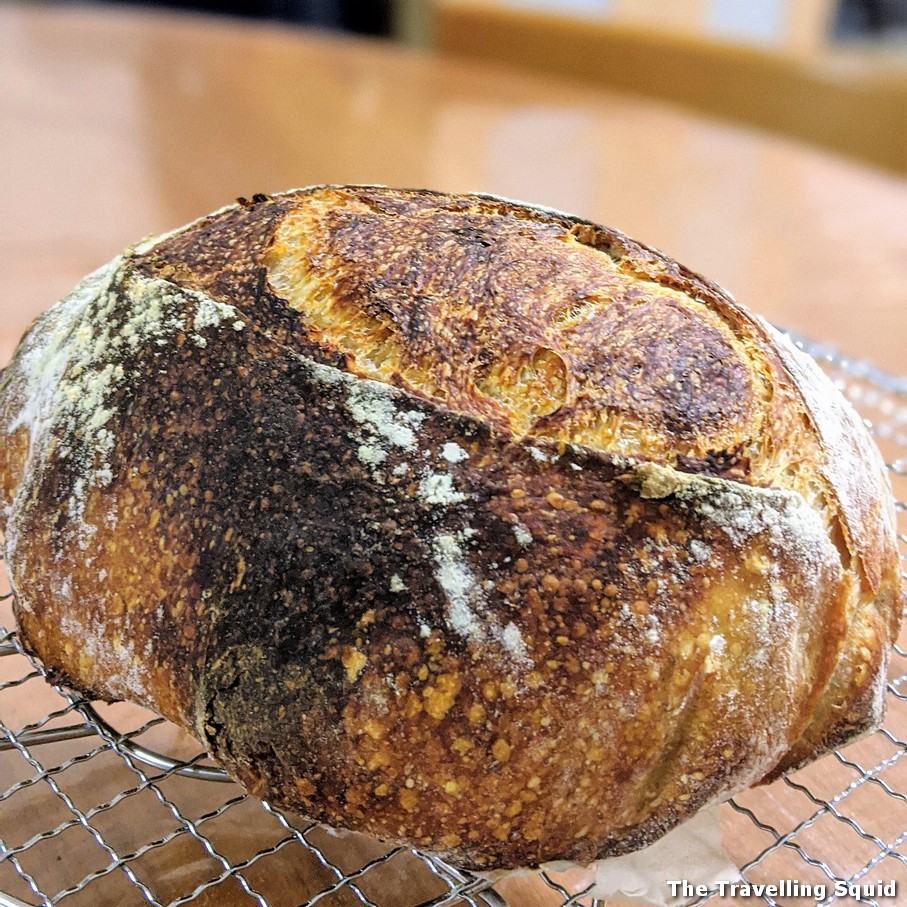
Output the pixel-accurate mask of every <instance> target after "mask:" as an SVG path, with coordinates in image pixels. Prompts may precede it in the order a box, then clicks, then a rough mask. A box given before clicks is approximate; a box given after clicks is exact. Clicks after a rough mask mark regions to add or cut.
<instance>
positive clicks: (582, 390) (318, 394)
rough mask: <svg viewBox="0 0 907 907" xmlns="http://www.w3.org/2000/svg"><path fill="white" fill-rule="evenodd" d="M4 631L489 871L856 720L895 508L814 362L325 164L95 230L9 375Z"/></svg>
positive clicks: (709, 792)
mask: <svg viewBox="0 0 907 907" xmlns="http://www.w3.org/2000/svg"><path fill="white" fill-rule="evenodd" d="M0 503H2V514H3V516H2V522H3V523H5V545H6V559H7V566H8V570H9V573H10V577H11V581H12V584H13V587H14V590H15V593H16V612H17V619H18V623H19V627H20V631H21V635H22V640H23V643H24V644H25V646H26V647H27V648H28V649H29V650H30V651H31V652H32V653H34V654H35V655H36V656H37V657H38V658H40V659H41V660H42V661H43V663H44V664H45V666H46V667H47V669H48V671H49V672H50V674H51V676H52V677H53V678H55V679H57V680H59V681H61V682H64V683H66V684H68V685H70V686H72V687H74V688H76V689H78V690H82V691H84V692H85V693H86V694H87V695H90V696H92V697H97V698H101V699H105V700H116V699H128V700H131V701H134V702H138V703H141V704H142V705H145V706H148V707H150V708H152V709H155V710H157V711H158V712H160V713H161V714H163V715H165V716H166V717H167V718H169V719H171V720H173V721H175V722H177V723H178V724H180V725H182V726H183V727H184V728H186V729H188V730H189V731H191V732H192V733H193V734H195V735H196V736H197V737H198V738H199V739H200V740H201V741H202V742H203V743H204V745H205V746H206V748H207V749H208V750H209V752H210V753H211V754H212V756H213V757H214V758H215V759H216V760H217V762H219V763H220V764H221V765H222V766H224V767H225V768H226V769H227V771H228V772H229V773H230V774H231V775H232V776H233V777H235V778H236V779H238V780H239V781H240V782H242V784H244V785H245V786H246V787H247V788H248V789H249V790H250V791H252V792H253V793H254V794H256V795H258V796H261V797H264V798H267V799H268V800H270V801H271V802H273V803H274V804H278V805H280V806H283V807H289V808H292V809H293V810H296V811H299V812H301V813H303V814H305V815H306V816H309V817H311V818H313V819H316V820H319V821H322V822H325V823H328V824H331V825H334V826H339V827H343V828H347V829H354V830H357V831H362V832H367V833H371V834H374V835H378V836H380V837H382V838H386V839H392V840H396V841H402V842H406V843H408V844H411V845H415V846H418V847H420V848H423V849H428V850H431V851H434V852H437V853H439V854H443V855H444V856H445V857H446V858H447V859H449V860H451V861H454V862H456V863H458V864H460V865H461V866H466V867H473V868H478V869H500V868H507V867H516V866H535V865H538V864H540V863H542V862H545V861H549V860H554V859H566V860H575V861H589V860H594V859H597V858H601V857H607V856H614V855H619V854H623V853H627V852H629V851H633V850H636V849H638V848H641V847H644V846H645V845H647V844H649V843H651V842H653V841H654V840H656V839H658V838H659V837H660V836H661V835H663V834H664V833H665V832H667V831H669V830H670V829H671V828H673V827H674V826H676V825H678V824H679V823H681V822H682V821H683V820H684V819H686V818H688V817H690V816H692V815H693V814H694V813H696V812H697V811H698V810H700V809H701V808H702V807H704V806H706V805H708V804H713V803H716V802H719V801H721V800H723V799H726V798H727V797H729V796H731V795H732V794H733V793H735V792H737V791H739V790H741V789H742V788H745V787H747V786H749V785H751V784H753V783H755V782H758V781H760V780H763V779H766V778H772V777H775V776H777V775H779V774H780V773H781V772H784V771H786V770H788V769H791V768H793V767H796V766H799V765H801V764H803V763H805V762H807V761H809V760H810V759H812V758H814V757H815V756H817V755H818V754H821V753H822V752H825V751H827V750H828V749H830V748H832V747H835V746H838V745H840V744H842V743H844V742H846V741H847V740H849V739H851V738H853V737H854V736H856V735H859V734H861V733H864V732H866V731H867V730H868V729H870V728H872V727H874V726H875V725H876V724H877V723H878V721H879V720H880V717H881V709H882V698H883V690H884V684H885V672H886V665H887V660H888V655H889V650H890V646H891V643H892V639H893V638H894V637H895V636H896V633H897V627H898V620H899V615H900V604H901V603H900V587H899V572H898V558H897V551H896V541H895V529H894V517H893V510H892V504H891V496H890V491H889V488H888V483H887V478H886V475H885V470H884V467H883V464H882V461H881V459H880V457H879V454H878V452H877V451H876V449H875V448H874V446H873V444H872V441H871V440H870V438H869V437H868V435H867V432H866V430H865V428H864V426H863V425H862V423H861V422H860V420H859V419H858V418H857V416H856V415H855V414H854V412H853V411H852V410H851V409H850V407H849V406H848V404H847V403H846V402H845V401H844V400H843V399H842V398H841V397H840V395H839V394H838V393H837V392H836V390H835V389H834V387H833V386H832V385H831V383H830V382H829V381H828V379H827V378H826V377H825V376H824V375H823V374H822V373H821V372H820V370H819V369H818V368H817V367H816V366H815V364H814V363H813V362H812V361H811V360H810V359H809V358H808V357H806V356H805V355H803V354H802V353H800V352H799V351H798V350H796V349H795V348H793V347H792V345H791V344H790V343H789V342H788V341H787V339H786V338H784V337H783V336H781V335H779V334H778V333H777V332H775V331H774V330H773V329H772V328H771V327H769V326H768V325H767V324H766V323H765V322H763V321H762V320H761V319H759V318H758V317H755V316H753V315H751V314H749V313H748V312H747V311H746V310H745V309H743V308H742V307H741V306H740V305H738V304H737V303H735V302H734V301H733V300H732V299H730V298H729V297H728V296H727V295H726V294H725V293H724V292H723V291H722V290H720V289H719V288H718V287H716V286H715V285H714V284H712V283H709V282H708V281H706V280H704V279H702V278H701V277H698V276H696V275H695V274H693V273H691V272H689V271H688V270H686V269H685V268H683V267H682V266H680V265H678V264H676V263H675V262H673V261H671V260H670V259H668V258H666V257H665V256H663V255H662V254H660V253H658V252H656V251H655V250H653V249H650V248H647V247H645V246H643V245H640V244H639V243H637V242H634V241H633V240H631V239H629V238H627V237H626V236H623V235H622V234H620V233H618V232H616V231H614V230H611V229H608V228H605V227H600V226H597V225H595V224H592V223H588V222H585V221H582V220H579V219H576V218H573V217H568V216H566V215H563V214H560V213H557V212H552V211H547V210H541V209H536V208H531V207H527V206H524V205H520V204H516V203H512V202H508V201H504V200H501V199H497V198H493V197H488V196H468V195H464V196H456V195H444V194H440V193H434V192H427V191H404V190H392V189H385V188H378V187H319V188H313V189H306V190H301V191H296V192H290V193H286V194H283V195H277V196H274V197H265V196H256V197H255V198H254V199H253V200H252V201H251V202H248V201H245V200H241V202H240V204H238V205H236V206H234V207H230V208H226V209H224V210H222V211H219V212H217V213H215V214H213V215H211V216H209V217H207V218H204V219H203V220H200V221H198V222H196V223H194V224H191V225H190V226H188V227H185V228H183V229H181V230H178V231H176V232H174V233H172V234H169V235H167V236H164V237H159V238H155V239H151V240H146V241H145V242H143V243H140V244H139V245H137V246H135V247H133V248H130V249H128V250H126V251H125V252H124V253H123V254H122V255H121V256H120V257H118V258H116V259H115V260H114V261H113V262H111V263H110V264H109V265H107V266H106V267H104V268H102V269H101V270H99V271H97V272H96V273H95V274H93V275H91V276H90V277H89V278H87V279H86V280H85V281H84V282H83V283H82V284H81V285H80V286H79V287H77V288H76V290H74V291H73V293H72V294H71V295H70V296H68V297H67V298H66V299H64V300H63V301H61V302H60V303H58V304H57V305H56V306H54V307H53V308H51V309H50V310H49V311H48V312H47V313H46V314H45V315H44V316H42V317H41V318H40V319H39V320H38V321H37V322H36V324H35V325H34V326H33V327H32V328H31V330H30V331H29V333H28V334H27V335H26V337H25V338H24V340H23V341H22V344H21V345H20V347H19V349H18V351H17V352H16V354H15V357H14V358H13V360H12V362H11V364H10V365H9V366H8V367H7V369H6V370H5V372H4V373H3V376H2V379H0Z"/></svg>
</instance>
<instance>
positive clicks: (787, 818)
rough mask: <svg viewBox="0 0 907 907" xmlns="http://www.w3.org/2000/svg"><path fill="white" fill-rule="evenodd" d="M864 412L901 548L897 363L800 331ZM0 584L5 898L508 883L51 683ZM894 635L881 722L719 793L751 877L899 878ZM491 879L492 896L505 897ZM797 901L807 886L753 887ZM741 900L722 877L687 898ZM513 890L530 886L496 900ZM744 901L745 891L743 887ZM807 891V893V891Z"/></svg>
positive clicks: (170, 899) (96, 900) (479, 900)
mask: <svg viewBox="0 0 907 907" xmlns="http://www.w3.org/2000/svg"><path fill="white" fill-rule="evenodd" d="M800 345H801V346H802V347H804V348H805V349H806V351H807V352H809V353H811V354H812V355H813V356H814V357H815V358H816V359H817V360H818V361H819V363H820V364H821V365H822V366H823V367H824V368H825V369H826V371H828V372H829V374H830V375H831V376H832V378H833V379H834V380H835V382H836V383H837V385H838V387H839V388H840V389H841V390H842V392H843V393H844V394H845V395H846V396H847V397H848V398H849V399H850V400H851V401H852V402H853V403H854V405H855V406H856V407H857V409H858V410H859V411H860V412H861V413H862V415H863V416H864V418H866V420H867V423H868V424H869V425H870V427H871V430H872V432H873V434H874V435H875V438H876V440H877V442H878V444H879V446H880V448H881V449H882V452H883V455H884V456H885V457H886V460H887V462H888V463H889V464H890V471H891V478H892V485H893V488H894V494H895V506H896V509H897V513H898V522H899V526H898V528H899V532H900V536H899V538H900V541H901V543H902V546H903V552H904V553H903V554H902V561H903V560H905V559H907V380H905V379H899V378H894V377H892V376H889V375H886V374H884V373H882V372H880V371H879V370H878V369H876V368H875V367H873V366H872V365H870V364H868V363H865V362H857V361H851V360H849V359H847V358H845V357H843V356H841V355H839V354H837V353H836V352H835V351H834V350H831V349H829V348H827V347H824V346H821V345H818V344H811V343H806V342H803V341H800ZM10 599H11V595H10V594H6V595H2V596H0V656H2V657H0V907H7V905H13V907H20V905H22V904H25V905H35V907H36V905H42V907H51V905H56V904H58V903H60V902H61V901H64V902H65V903H66V907H78V905H83V904H84V905H92V907H104V905H108V904H109V905H117V907H128V905H145V904H151V905H154V907H177V905H181V904H188V903H191V904H193V905H195V907H203V905H212V907H213V905H217V904H230V905H233V904H237V905H240V904H258V905H260V907H303V905H313V904H323V905H324V907H328V905H330V907H347V905H350V907H352V905H365V907H429V905H431V907H444V905H453V904H470V905H473V907H481V905H503V904H504V903H505V900H504V898H505V897H506V898H508V899H510V898H511V897H516V895H513V894H512V891H515V890H516V889H509V888H508V887H507V885H506V884H504V885H500V886H499V889H500V892H501V894H498V893H495V891H494V890H492V889H491V887H490V885H489V883H488V882H486V881H485V880H482V879H477V878H475V877H473V876H471V875H470V874H469V873H467V872H461V871H458V870H457V869H456V868H454V867H451V866H448V865H446V864H445V863H443V862H442V861H441V860H439V859H437V858H435V857H432V856H430V855H427V854H422V853H419V852H417V851H414V850H411V849H408V848H404V847H387V846H383V845H381V844H379V843H378V842H376V841H373V840H371V839H368V838H365V837H363V836H359V835H351V834H343V835H338V834H336V833H332V832H330V831H329V830H327V829H324V828H321V827H319V826H317V825H315V824H314V823H311V822H308V821H305V820H302V819H300V818H298V817H296V816H292V815H289V814H287V813H284V812H282V811H280V810H278V809H276V808H274V807H272V806H270V805H269V804H267V803H263V802H261V801H259V800H257V799H255V798H253V797H251V796H249V795H248V794H246V793H245V792H244V791H242V790H241V789H240V788H239V787H238V786H237V785H235V784H233V783H231V782H229V781H225V780H224V778H223V775H222V773H221V772H220V771H219V770H218V769H217V768H216V767H214V766H212V765H210V764H209V763H208V762H207V760H206V757H205V754H204V753H201V752H199V751H198V745H197V743H195V742H194V741H192V740H190V739H189V738H188V737H187V736H186V735H184V734H183V733H182V732H180V731H178V730H177V729H176V728H174V727H173V726H172V725H169V724H168V723H167V722H165V721H164V720H163V719H162V718H158V717H155V716H153V715H151V714H150V713H147V712H144V711H143V710H141V709H138V708H137V707H134V706H130V705H126V704H123V703H119V704H114V705H111V706H104V705H101V704H97V705H93V704H91V703H89V702H87V701H86V700H84V699H83V698H82V697H80V696H79V695H78V694H76V693H74V692H72V691H70V690H67V689H63V688H60V687H55V686H53V685H52V684H51V683H50V682H49V681H48V679H47V678H46V677H45V675H44V672H43V670H42V669H41V667H40V666H39V665H36V664H35V663H33V662H32V661H31V659H29V658H28V656H27V655H26V654H25V653H24V652H23V651H22V648H21V646H20V644H19V641H18V639H17V636H16V633H15V630H14V629H7V627H9V628H11V627H12V626H13V624H12V612H11V601H10ZM905 643H907V640H905V638H904V637H902V639H901V641H900V642H899V645H898V646H896V647H895V652H894V657H893V659H892V665H891V670H890V674H889V684H888V711H887V717H886V720H885V723H884V725H883V727H882V728H881V729H880V730H878V731H877V732H876V733H874V734H872V735H870V736H869V737H867V738H865V739H864V740H862V741H860V742H859V743H857V744H854V745H853V746H850V747H848V748H847V749H846V750H845V751H843V752H838V753H834V754H832V755H830V756H827V757H825V758H824V759H821V760H819V761H818V762H816V763H814V764H813V765H812V766H809V767H807V768H805V769H803V770H801V771H799V772H796V773H794V774H793V775H790V776H788V777H786V778H783V779H781V780H780V781H778V782H776V783H774V784H773V785H770V786H768V787H764V788H759V789H755V790H752V791H747V792H746V793H744V794H742V795H741V796H739V797H736V798H735V799H733V800H731V801H730V802H729V803H728V804H726V805H725V806H724V807H723V815H722V827H723V834H724V839H725V845H726V847H727V848H728V850H729V852H730V854H731V856H732V857H733V858H734V859H735V860H736V861H737V863H738V865H739V867H740V870H741V876H742V878H743V879H744V880H745V881H747V882H749V883H751V884H752V885H753V886H756V885H759V884H777V883H778V881H779V880H782V879H789V880H798V882H799V883H800V884H801V885H816V884H824V885H825V886H826V888H827V890H828V892H829V894H828V897H826V898H825V899H824V900H821V901H820V902H819V903H820V905H821V907H826V905H829V904H832V903H838V904H839V905H843V904H850V903H861V904H869V905H874V907H883V905H890V904H891V901H890V900H889V901H887V902H886V901H882V902H880V901H879V900H877V899H876V898H875V897H873V896H869V895H866V894H852V893H851V894H844V895H843V896H840V897H839V896H838V895H836V894H835V885H836V883H840V884H844V885H845V886H846V885H852V884H860V885H865V884H866V883H875V882H878V881H881V880H884V881H886V882H888V881H891V880H895V881H896V882H898V883H899V884H900V886H901V888H900V890H901V892H902V893H903V892H907V759H904V756H905V754H907V742H905V740H907V650H905ZM535 883H536V885H535V887H536V891H537V894H536V895H534V897H535V900H534V902H533V903H537V904H539V905H544V907H569V905H573V904H578V905H589V904H590V903H591V901H590V899H589V897H588V890H589V889H588V878H583V879H581V880H580V881H579V882H577V881H576V880H575V877H571V876H569V875H565V876H559V875H557V874H555V873H545V872H542V873H539V874H537V876H536V878H535ZM502 894H503V897H502ZM760 899H761V900H762V901H764V902H765V903H766V904H769V905H773V907H788V905H790V907H793V905H795V904H796V905H799V904H802V903H805V902H804V900H803V899H802V898H799V897H796V896H792V897H787V896H775V897H772V896H771V895H770V894H768V893H763V894H761V895H757V896H756V899H755V901H753V900H747V903H754V902H758V901H759V900H760ZM706 902H708V903H709V905H710V907H719V905H724V904H733V903H738V901H737V900H735V899H734V898H732V897H726V896H724V897H723V896H722V895H721V893H720V892H718V891H711V892H710V893H709V894H708V895H706V896H702V897H698V898H694V899H692V900H690V901H689V902H688V903H689V905H690V907H693V905H701V904H704V903H706ZM508 903H511V904H513V905H515V904H516V903H525V902H524V901H523V900H519V901H518V900H508ZM741 903H742V902H741ZM809 903H816V901H815V899H810V900H809Z"/></svg>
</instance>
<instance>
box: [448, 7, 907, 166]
mask: <svg viewBox="0 0 907 907" xmlns="http://www.w3.org/2000/svg"><path fill="white" fill-rule="evenodd" d="M835 7H836V3H835V0H761V2H760V0H671V2H670V3H665V2H664V0H562V2H560V3H558V2H556V0H483V2H479V0H436V8H435V16H436V21H435V35H436V44H437V46H439V47H440V49H442V50H444V51H447V52H450V53H455V54H459V55H467V56H471V57H475V58H480V59H483V60H486V61H498V62H501V63H503V64H509V65H515V66H521V67H528V68H531V69H533V70H536V71H543V72H547V73H551V74H553V75H556V76H560V77H567V78H570V77H573V78H579V79H582V80H584V81H586V82H590V83H596V84H600V85H604V86H608V87H612V88H617V89H620V90H624V91H629V92H636V93H639V94H642V95H647V96H650V97H655V98H659V99H662V100H666V101H670V102H674V103H678V104H682V105H685V106H687V107H690V108H693V109H696V110H698V111H701V112H703V113H706V114H708V115H713V116H718V117H722V118H725V119H730V120H734V121H737V122H741V123H744V124H746V125H749V126H754V127H757V128H762V129H768V130H772V131H775V132H780V133H783V134H785V135H788V136H790V137H793V138H796V139H800V140H803V141H807V142H810V143H812V144H814V145H818V146H820V147H823V148H826V149H828V150H831V151H835V152H838V153H841V154H845V155H848V156H850V157H853V158H857V159H859V160H861V161H864V162H866V163H869V164H873V165H876V166H880V167H884V168H887V169H890V170H896V171H900V172H905V173H907V63H905V62H904V61H903V60H893V59H892V60H889V59H886V58H881V57H880V56H879V55H876V54H871V53H864V52H860V51H858V50H849V49H843V48H837V47H833V46H832V45H831V44H830V41H829V39H828V37H827V36H828V35H829V34H830V33H831V17H832V15H833V13H834V10H835Z"/></svg>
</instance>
